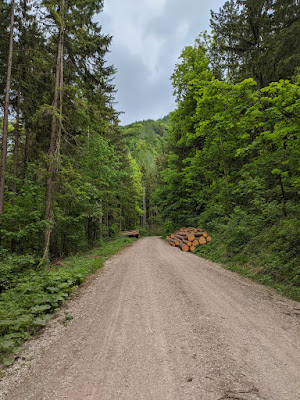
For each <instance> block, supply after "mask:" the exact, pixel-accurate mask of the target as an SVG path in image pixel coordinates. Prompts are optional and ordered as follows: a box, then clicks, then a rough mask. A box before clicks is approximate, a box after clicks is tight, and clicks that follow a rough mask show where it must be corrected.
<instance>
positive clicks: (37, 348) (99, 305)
mask: <svg viewBox="0 0 300 400" xmlns="http://www.w3.org/2000/svg"><path fill="white" fill-rule="evenodd" d="M67 307H68V313H69V314H71V315H72V316H73V320H72V321H70V322H69V323H68V324H67V325H62V324H60V323H59V322H57V321H56V320H54V321H52V322H51V324H50V325H49V327H48V328H47V329H46V330H45V332H44V333H43V334H42V335H41V337H40V338H37V339H36V340H34V341H32V342H31V343H30V344H29V348H28V349H27V353H26V351H25V355H24V357H23V358H24V359H23V360H22V359H20V360H19V361H18V363H17V364H16V365H15V366H13V368H12V369H11V372H10V374H9V375H8V376H6V377H4V378H3V379H2V382H0V393H1V390H2V395H1V394H0V399H5V400H17V399H19V400H26V399H36V400H42V399H48V400H56V399H69V400H94V399H99V400H134V399H136V400H143V399H145V400H148V399H149V400H150V399H151V400H229V399H236V400H300V324H299V321H300V304H299V303H297V302H293V301H291V300H288V299H286V298H283V297H281V296H279V295H277V294H276V293H275V291H273V290H272V289H270V288H266V287H264V286H261V285H258V284H256V283H254V282H252V281H249V280H247V279H246V278H244V277H242V276H239V275H237V274H235V273H232V272H230V271H227V270H224V269H223V268H222V267H220V266H219V265H218V264H215V263H212V262H210V261H207V260H204V259H201V258H199V257H197V256H195V255H193V254H191V253H183V252H181V251H180V250H179V249H177V248H172V247H170V246H169V245H168V244H167V243H165V242H164V241H162V240H161V239H159V238H145V239H141V240H139V241H137V242H135V243H134V244H133V245H132V246H129V247H127V248H126V249H125V250H123V251H122V252H120V253H119V254H118V255H116V256H114V257H113V258H112V259H111V260H109V261H108V262H107V263H106V266H105V268H104V269H103V270H102V271H101V272H99V273H98V274H97V275H96V276H95V278H94V279H93V280H92V281H91V282H90V283H89V284H88V285H85V286H84V287H83V288H82V289H81V290H80V293H79V295H78V296H77V297H76V298H75V299H74V300H72V301H71V302H70V303H69V304H68V306H67ZM30 352H32V356H30ZM31 357H32V358H33V359H32V360H30V358H31Z"/></svg>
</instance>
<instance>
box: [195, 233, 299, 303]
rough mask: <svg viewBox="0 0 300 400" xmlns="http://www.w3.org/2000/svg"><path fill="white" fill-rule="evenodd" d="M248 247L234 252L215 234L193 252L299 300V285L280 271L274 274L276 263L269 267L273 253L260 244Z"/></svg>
mask: <svg viewBox="0 0 300 400" xmlns="http://www.w3.org/2000/svg"><path fill="white" fill-rule="evenodd" d="M249 247H250V249H249ZM249 247H247V246H246V247H245V250H244V251H240V252H239V253H236V254H234V253H233V252H229V251H228V246H227V245H226V242H225V241H224V239H223V238H222V236H221V235H218V234H216V236H214V237H213V241H212V242H211V243H209V244H208V245H206V246H200V247H198V248H197V249H196V251H195V252H194V253H195V254H196V255H198V256H200V257H203V258H206V259H209V260H211V261H214V262H218V263H220V264H222V265H223V266H224V268H226V269H228V270H230V271H234V272H237V273H239V274H240V275H243V276H245V277H247V278H250V279H252V280H253V281H255V282H258V283H261V284H263V285H267V286H271V287H273V288H274V289H276V290H277V292H278V293H279V294H281V295H283V296H286V297H288V298H290V299H292V300H296V301H300V287H299V285H297V284H296V283H294V282H293V281H292V280H291V279H289V277H288V278H287V277H284V275H283V274H282V271H280V273H278V274H276V265H275V267H274V266H272V267H270V264H271V263H270V262H268V261H269V260H273V259H274V254H271V252H270V249H268V247H263V246H260V248H253V247H252V251H251V246H249ZM277 270H279V268H277ZM281 270H282V267H281ZM274 271H275V272H274Z"/></svg>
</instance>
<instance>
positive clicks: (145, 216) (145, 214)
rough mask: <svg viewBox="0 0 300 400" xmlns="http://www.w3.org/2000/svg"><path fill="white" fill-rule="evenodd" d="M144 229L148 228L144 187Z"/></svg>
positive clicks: (144, 190)
mask: <svg viewBox="0 0 300 400" xmlns="http://www.w3.org/2000/svg"><path fill="white" fill-rule="evenodd" d="M143 210H144V215H143V228H144V229H146V226H147V205H146V189H145V187H143Z"/></svg>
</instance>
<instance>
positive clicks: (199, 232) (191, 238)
mask: <svg viewBox="0 0 300 400" xmlns="http://www.w3.org/2000/svg"><path fill="white" fill-rule="evenodd" d="M166 239H167V240H168V241H169V243H170V245H171V246H173V247H179V248H180V249H181V250H182V251H194V250H196V248H197V247H199V246H202V245H204V244H206V243H209V242H211V236H209V235H208V233H207V232H204V231H203V229H201V228H180V229H179V230H178V231H176V232H174V233H172V234H171V235H169V236H167V237H166Z"/></svg>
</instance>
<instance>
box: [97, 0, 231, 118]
mask: <svg viewBox="0 0 300 400" xmlns="http://www.w3.org/2000/svg"><path fill="white" fill-rule="evenodd" d="M224 2H225V0H210V1H206V0H104V11H103V13H101V14H100V15H99V18H98V19H97V20H98V21H99V23H100V25H102V27H103V33H105V34H111V35H112V36H113V41H112V45H111V47H110V51H111V53H110V54H109V55H108V56H107V60H108V62H109V63H110V64H113V65H114V66H115V67H116V68H117V74H116V76H115V80H114V83H115V85H116V88H117V90H118V92H117V94H116V100H117V102H118V104H117V105H116V109H117V110H118V111H124V112H125V114H122V115H121V116H120V119H121V124H122V125H125V124H129V123H131V122H134V121H140V120H146V119H158V118H162V117H163V116H165V115H166V114H168V113H169V112H170V111H172V110H174V108H175V102H174V98H173V96H172V85H171V82H170V76H171V74H172V73H173V70H174V67H175V64H176V63H177V62H178V57H179V56H180V54H181V51H182V49H183V48H184V47H185V46H189V45H193V43H194V40H195V38H196V37H197V36H198V35H199V33H200V32H203V31H204V30H209V19H210V9H212V10H214V11H218V9H219V7H222V5H223V4H224Z"/></svg>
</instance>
